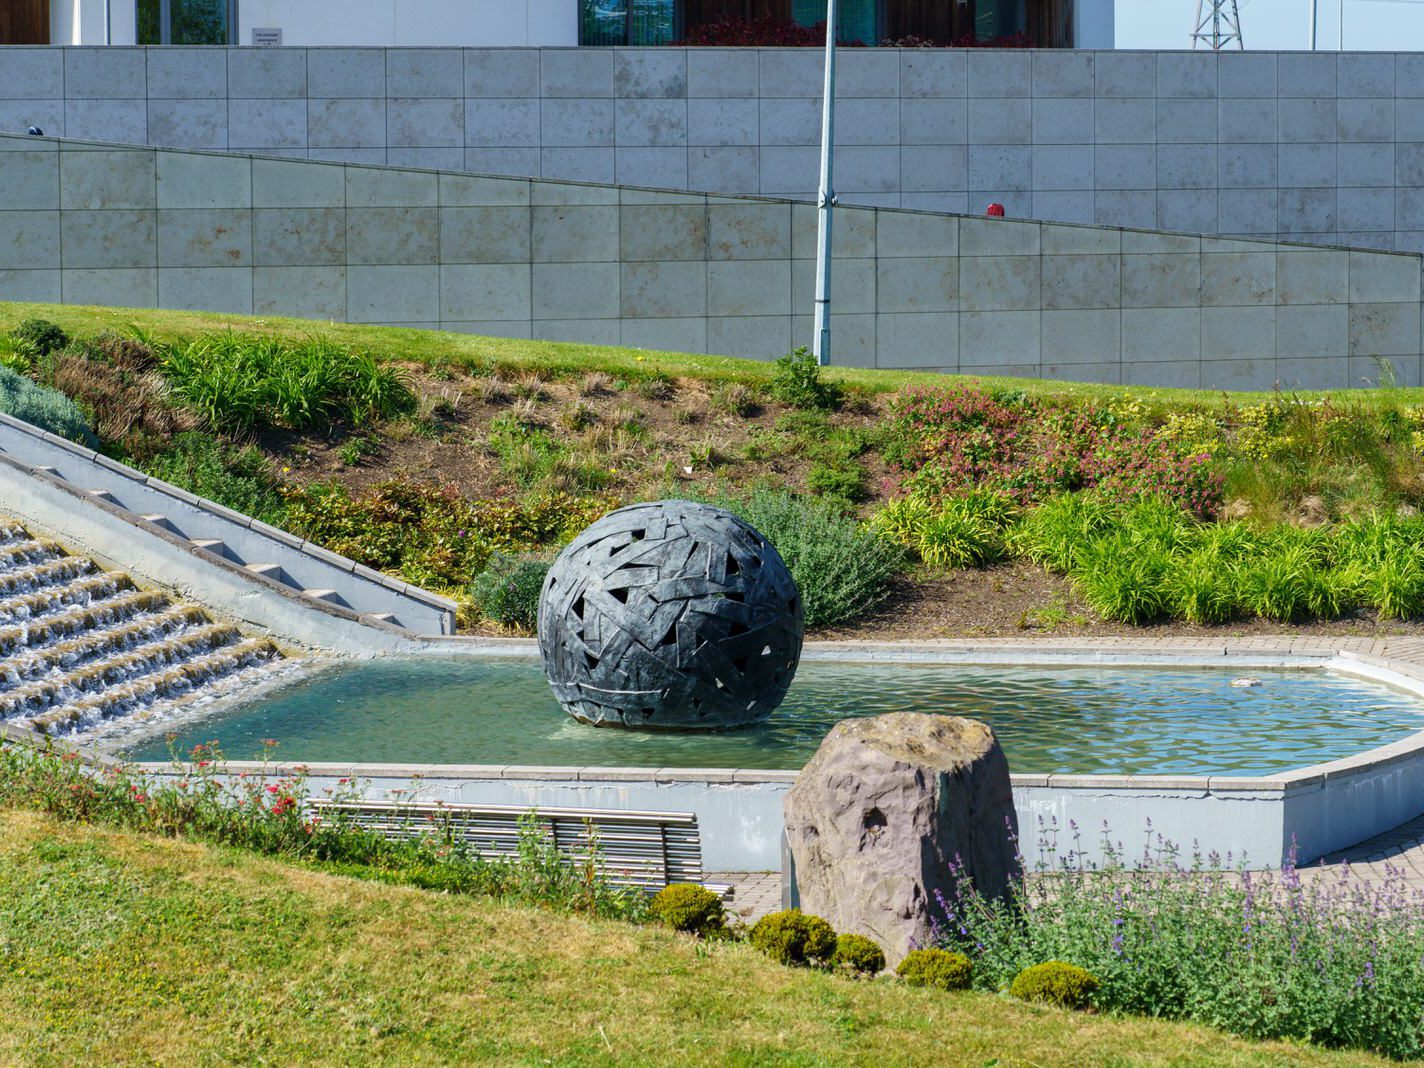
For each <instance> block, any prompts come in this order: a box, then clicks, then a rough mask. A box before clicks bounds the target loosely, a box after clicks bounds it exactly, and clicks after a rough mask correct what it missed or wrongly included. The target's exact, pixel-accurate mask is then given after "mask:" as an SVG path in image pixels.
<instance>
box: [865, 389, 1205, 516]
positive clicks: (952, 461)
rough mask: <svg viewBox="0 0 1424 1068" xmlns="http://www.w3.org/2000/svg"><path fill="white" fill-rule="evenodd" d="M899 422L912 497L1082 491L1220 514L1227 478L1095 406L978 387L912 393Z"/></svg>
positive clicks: (898, 454)
mask: <svg viewBox="0 0 1424 1068" xmlns="http://www.w3.org/2000/svg"><path fill="white" fill-rule="evenodd" d="M894 420H895V421H894V429H895V432H896V433H895V435H894V437H895V441H894V443H893V444H892V445H891V447H890V448H889V449H887V451H886V458H887V459H888V460H890V461H891V462H892V463H893V464H895V465H896V466H897V467H898V468H899V469H900V471H901V472H902V474H901V478H900V488H901V489H902V490H904V491H906V492H916V493H920V494H928V495H930V496H946V495H950V494H956V493H963V492H965V491H967V490H972V489H975V488H979V487H983V488H988V489H994V490H998V491H1000V492H1003V493H1007V494H1009V495H1011V496H1013V497H1014V498H1015V499H1016V500H1018V501H1020V502H1022V503H1025V504H1027V503H1030V502H1033V501H1039V500H1043V499H1044V498H1046V497H1049V496H1052V495H1053V494H1055V493H1062V492H1065V491H1069V492H1071V491H1073V490H1081V489H1097V490H1099V491H1100V492H1103V493H1105V494H1107V495H1109V496H1111V497H1114V498H1117V499H1120V500H1133V499H1136V498H1138V497H1144V496H1150V495H1152V494H1164V495H1166V496H1167V497H1169V498H1171V499H1172V500H1174V501H1177V502H1178V503H1179V504H1180V505H1181V506H1182V507H1183V508H1185V509H1187V510H1188V511H1190V512H1192V513H1194V514H1196V515H1198V516H1201V517H1203V518H1206V517H1209V516H1211V515H1212V514H1213V513H1214V512H1215V511H1216V509H1217V508H1218V507H1220V505H1221V492H1222V478H1221V476H1220V474H1219V473H1217V472H1216V471H1215V469H1214V468H1213V466H1212V463H1211V457H1210V456H1208V455H1206V454H1203V453H1193V452H1189V451H1187V450H1185V449H1184V448H1183V447H1182V446H1181V445H1179V444H1178V443H1176V442H1174V441H1170V440H1167V439H1166V438H1164V437H1162V436H1161V435H1160V433H1159V432H1158V430H1157V429H1156V428H1155V427H1150V426H1147V427H1137V426H1131V425H1127V424H1125V423H1123V422H1122V421H1121V420H1120V419H1118V418H1117V417H1116V415H1115V414H1114V412H1113V411H1112V409H1111V408H1109V407H1106V406H1103V405H1099V404H1094V403H1092V402H1081V401H1080V402H1075V405H1074V406H1073V407H1072V408H1068V407H1063V406H1058V405H1054V404H1052V403H1048V402H1044V401H1040V400H1035V399H1033V398H1031V397H1028V396H1027V395H1025V394H1023V393H1019V392H995V391H990V390H985V389H981V388H978V387H975V386H958V387H955V388H953V389H921V388H914V389H910V390H907V391H906V393H905V395H904V396H903V397H902V398H901V399H900V401H899V402H898V403H897V405H896V409H895V417H894Z"/></svg>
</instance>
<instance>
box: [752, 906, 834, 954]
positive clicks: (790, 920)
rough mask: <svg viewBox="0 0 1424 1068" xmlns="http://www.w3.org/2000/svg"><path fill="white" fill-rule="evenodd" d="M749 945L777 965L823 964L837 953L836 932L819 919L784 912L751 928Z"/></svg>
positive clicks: (776, 913) (791, 911)
mask: <svg viewBox="0 0 1424 1068" xmlns="http://www.w3.org/2000/svg"><path fill="white" fill-rule="evenodd" d="M748 937H750V939H751V943H752V945H753V946H755V947H756V948H757V949H759V950H761V951H762V952H763V953H765V954H766V955H767V956H768V957H770V958H771V959H772V960H774V961H776V962H777V963H779V964H824V963H825V962H826V961H828V960H829V959H830V958H831V955H832V954H834V953H835V951H836V932H835V929H834V928H833V927H832V926H831V925H830V924H829V923H827V922H826V921H825V920H823V919H821V917H819V916H811V915H808V914H807V913H804V912H802V911H801V910H800V909H785V910H783V911H781V912H773V913H771V914H769V915H766V916H763V917H762V918H761V919H759V920H757V922H756V923H755V924H753V925H752V930H751V934H750V935H749V936H748Z"/></svg>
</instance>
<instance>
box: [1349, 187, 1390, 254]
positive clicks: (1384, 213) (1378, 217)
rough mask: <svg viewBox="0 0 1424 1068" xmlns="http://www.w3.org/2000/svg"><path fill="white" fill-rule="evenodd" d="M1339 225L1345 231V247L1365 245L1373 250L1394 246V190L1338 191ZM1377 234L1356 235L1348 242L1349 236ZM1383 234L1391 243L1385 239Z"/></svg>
mask: <svg viewBox="0 0 1424 1068" xmlns="http://www.w3.org/2000/svg"><path fill="white" fill-rule="evenodd" d="M1335 223H1336V225H1337V226H1338V227H1339V228H1340V230H1341V231H1342V233H1341V237H1340V243H1341V244H1342V245H1364V246H1366V247H1370V248H1387V249H1392V248H1393V247H1394V244H1393V237H1394V190H1393V189H1337V190H1336V191H1335ZM1362 231H1363V232H1366V233H1368V232H1370V231H1374V234H1373V236H1371V237H1363V236H1355V237H1352V238H1350V239H1349V240H1346V236H1345V235H1346V233H1355V234H1356V235H1359V234H1360V232H1362ZM1381 234H1383V235H1384V236H1385V237H1386V238H1387V239H1388V240H1381V237H1380V235H1381Z"/></svg>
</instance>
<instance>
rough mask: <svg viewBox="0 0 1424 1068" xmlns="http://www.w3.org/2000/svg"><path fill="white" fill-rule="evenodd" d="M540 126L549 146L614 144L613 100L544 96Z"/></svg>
mask: <svg viewBox="0 0 1424 1068" xmlns="http://www.w3.org/2000/svg"><path fill="white" fill-rule="evenodd" d="M540 129H541V131H542V138H543V142H542V143H543V144H544V145H545V146H548V147H553V148H561V147H598V146H604V145H608V146H611V145H612V144H613V135H614V107H613V101H612V100H581V99H572V100H562V99H559V100H544V101H543V103H542V105H541V114H540Z"/></svg>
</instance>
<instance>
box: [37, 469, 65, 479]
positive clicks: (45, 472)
mask: <svg viewBox="0 0 1424 1068" xmlns="http://www.w3.org/2000/svg"><path fill="white" fill-rule="evenodd" d="M34 470H36V471H38V472H39V473H40V474H42V475H48V476H49V477H50V478H57V479H61V480H62V481H65V482H68V481H69V480H68V479H67V478H65V477H64V476H63V475H62V474H60V473H59V468H57V467H36V468H34Z"/></svg>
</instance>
